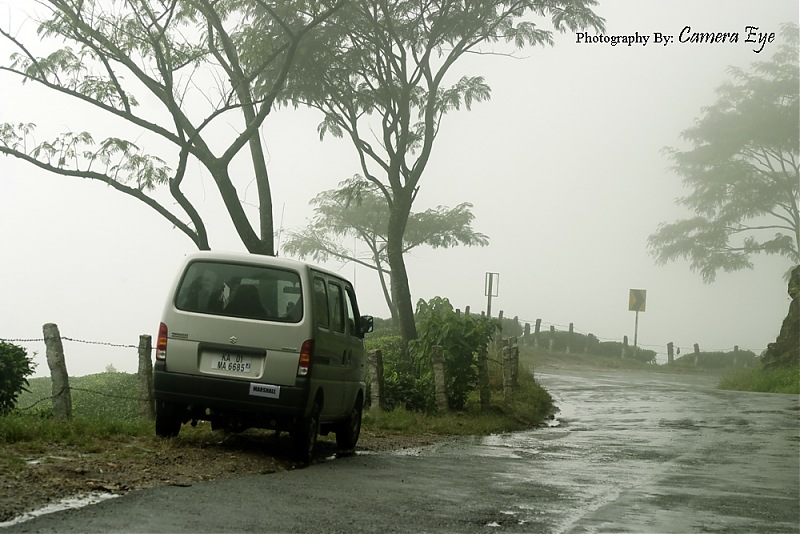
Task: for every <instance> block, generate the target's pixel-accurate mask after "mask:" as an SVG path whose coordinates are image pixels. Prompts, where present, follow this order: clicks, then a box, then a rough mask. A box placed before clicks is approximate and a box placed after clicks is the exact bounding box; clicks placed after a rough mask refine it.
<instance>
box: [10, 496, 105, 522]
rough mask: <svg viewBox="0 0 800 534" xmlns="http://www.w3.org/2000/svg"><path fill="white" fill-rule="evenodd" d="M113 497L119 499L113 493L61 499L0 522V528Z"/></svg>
mask: <svg viewBox="0 0 800 534" xmlns="http://www.w3.org/2000/svg"><path fill="white" fill-rule="evenodd" d="M115 497H119V495H116V494H114V493H90V494H89V495H83V496H80V497H69V498H67V499H62V500H60V501H58V502H56V503H52V504H48V505H47V506H45V507H44V508H40V509H38V510H34V511H33V512H27V513H25V514H22V515H21V516H19V517H15V518H14V519H12V520H10V521H5V522H2V523H0V528H6V527H12V526H14V525H19V524H20V523H24V522H26V521H30V520H31V519H35V518H37V517H39V516H42V515H47V514H52V513H54V512H61V511H63V510H71V509H77V508H83V507H84V506H89V505H92V504H97V503H99V502H102V501H107V500H109V499H113V498H115Z"/></svg>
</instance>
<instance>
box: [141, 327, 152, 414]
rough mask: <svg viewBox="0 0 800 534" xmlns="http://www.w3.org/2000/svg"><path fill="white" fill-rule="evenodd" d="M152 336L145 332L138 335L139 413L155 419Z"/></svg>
mask: <svg viewBox="0 0 800 534" xmlns="http://www.w3.org/2000/svg"><path fill="white" fill-rule="evenodd" d="M152 347H153V345H152V338H151V337H150V336H149V335H147V334H142V335H140V336H139V349H138V350H139V370H138V373H137V374H138V376H139V414H140V415H141V416H143V417H147V418H148V419H155V417H156V405H155V400H154V399H153V359H152Z"/></svg>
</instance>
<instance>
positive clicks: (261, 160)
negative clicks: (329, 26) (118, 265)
mask: <svg viewBox="0 0 800 534" xmlns="http://www.w3.org/2000/svg"><path fill="white" fill-rule="evenodd" d="M342 3H343V0H330V1H327V0H321V1H313V0H304V1H302V2H291V3H284V4H276V3H274V2H268V1H266V0H159V1H153V0H126V1H124V2H120V1H112V2H108V1H106V0H43V1H41V2H38V3H37V5H38V6H39V7H40V8H42V9H44V12H45V15H43V16H41V18H39V19H38V20H36V21H35V22H36V24H37V29H38V33H39V36H40V37H41V38H42V42H41V43H39V42H38V40H37V42H33V40H31V41H30V42H27V43H26V42H24V41H25V40H24V39H21V38H19V37H18V32H16V31H13V30H12V29H11V28H0V35H2V37H3V38H4V39H5V40H6V41H7V42H8V43H10V44H11V45H12V46H13V47H14V48H15V49H16V52H15V53H14V54H13V55H12V56H11V58H10V59H9V61H8V62H6V63H4V64H0V73H3V74H6V75H12V76H14V77H16V78H17V79H19V80H21V81H22V82H23V83H32V84H36V85H38V86H40V87H43V88H45V89H47V90H49V91H52V92H53V93H57V94H59V95H61V96H63V97H66V98H68V99H70V100H71V101H72V102H73V103H74V104H76V105H80V106H85V108H86V109H87V110H93V111H95V112H99V113H100V114H101V115H102V116H106V117H108V118H113V119H116V120H117V122H116V123H115V124H116V125H117V130H118V133H117V134H116V135H112V136H108V137H105V138H97V132H96V130H97V128H96V124H91V125H90V127H92V128H93V129H94V130H95V131H94V132H93V131H89V130H80V129H77V130H69V131H67V132H65V133H62V134H60V135H57V136H56V137H55V138H53V139H49V140H43V141H42V140H38V139H37V136H36V133H37V130H36V126H35V125H34V124H32V123H25V122H22V123H17V124H12V123H5V124H0V153H2V154H6V155H10V156H14V157H16V158H19V159H20V160H23V161H26V162H28V163H30V164H32V165H35V166H36V167H39V168H40V169H44V170H45V171H48V172H51V173H54V174H59V175H63V176H73V177H80V178H88V179H92V180H97V181H100V182H103V183H106V184H108V185H109V186H111V187H113V188H114V189H115V190H117V191H120V192H122V193H124V194H127V195H130V196H132V197H134V198H137V199H139V200H140V201H142V202H144V203H145V204H147V205H148V206H150V207H151V208H152V209H153V210H155V211H156V212H158V213H159V214H160V215H161V216H163V217H164V218H166V219H167V220H168V221H169V222H170V223H172V224H173V225H174V226H175V227H176V228H178V229H179V230H181V231H182V232H183V233H185V234H186V235H187V236H188V237H189V238H190V239H191V240H192V241H193V242H194V243H195V245H196V246H197V247H198V248H200V249H208V248H210V244H209V242H208V233H207V230H206V226H205V223H204V221H203V217H202V215H201V213H200V209H199V208H198V207H197V206H196V205H195V204H194V203H193V202H192V200H190V198H189V196H187V195H186V193H185V190H184V188H185V183H184V182H185V180H187V179H191V178H193V177H196V174H195V173H191V172H189V171H188V169H190V168H194V166H193V165H192V164H193V163H199V164H200V166H202V168H203V169H204V170H205V171H207V172H208V173H209V174H210V175H211V177H212V178H213V181H214V183H215V185H216V187H217V191H218V192H219V194H220V197H221V198H222V200H223V202H224V205H225V209H226V210H227V212H228V214H229V216H230V220H231V222H232V223H233V226H234V228H235V229H236V232H237V233H238V235H239V237H240V239H241V241H242V243H243V244H244V245H245V246H246V247H247V249H248V250H249V251H250V252H254V253H259V254H268V255H272V254H273V253H274V250H273V248H274V236H273V220H272V195H271V192H270V184H269V175H268V172H267V164H266V159H265V157H264V152H263V148H262V147H263V142H262V139H261V132H260V130H259V128H260V127H261V125H262V124H263V123H264V121H265V120H266V118H267V116H268V115H269V113H270V111H271V110H272V107H273V104H274V102H275V100H276V98H278V96H279V94H280V92H281V90H282V89H283V87H284V85H285V83H286V80H287V78H288V76H289V73H290V72H291V70H292V68H293V67H294V65H295V63H296V59H297V57H298V53H297V51H298V48H299V47H300V45H301V43H302V42H303V40H305V39H308V38H309V35H310V34H312V33H313V32H315V31H317V30H318V29H319V28H320V26H321V24H322V23H323V22H324V21H325V20H326V19H327V18H328V17H329V16H330V15H331V14H332V13H333V12H334V11H335V10H336V9H338V8H339V7H341V5H342ZM42 45H44V46H46V47H50V50H49V51H48V52H47V53H45V54H44V55H39V54H37V53H36V49H37V48H38V47H39V46H42ZM59 45H62V46H59ZM254 48H255V49H257V50H258V55H257V57H254V55H253V54H252V50H253V49H254ZM248 54H249V57H250V60H249V61H244V60H243V59H242V58H243V56H248ZM6 83H7V82H6ZM140 102H147V103H148V105H147V106H145V105H140ZM154 102H155V106H156V107H157V108H158V109H154V107H153V106H154V104H153V103H154ZM92 117H96V115H92ZM120 121H121V122H120ZM120 124H121V126H120ZM231 126H233V128H231ZM84 127H86V126H85V125H84ZM231 131H233V134H232V135H231ZM225 135H227V137H228V138H227V139H224V138H225ZM220 139H224V140H223V141H221V140H220ZM140 140H142V141H140ZM144 140H147V141H149V143H146V142H144ZM145 145H147V146H145ZM153 147H156V148H153ZM239 155H244V158H245V160H249V164H248V165H249V172H247V173H246V175H245V176H240V177H238V182H237V180H236V179H235V177H234V176H233V173H232V172H231V164H232V162H233V160H234V158H236V157H237V156H239ZM251 182H255V184H256V189H257V195H258V205H257V208H258V214H257V215H256V216H255V217H254V218H255V219H256V220H255V221H251V220H250V218H249V217H248V214H247V213H246V212H245V208H244V206H243V204H242V201H241V198H240V193H239V191H238V190H237V186H238V187H239V188H241V187H243V185H246V184H249V183H251ZM162 190H163V191H164V192H165V193H166V192H168V194H169V197H167V201H165V200H163V198H162V197H160V196H159V191H162Z"/></svg>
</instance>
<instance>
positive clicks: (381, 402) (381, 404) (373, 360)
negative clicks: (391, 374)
mask: <svg viewBox="0 0 800 534" xmlns="http://www.w3.org/2000/svg"><path fill="white" fill-rule="evenodd" d="M367 359H368V360H369V377H370V378H369V380H370V388H369V400H370V410H373V411H382V410H385V409H386V398H385V396H384V394H383V352H382V351H381V350H380V349H375V350H371V351H369V353H367Z"/></svg>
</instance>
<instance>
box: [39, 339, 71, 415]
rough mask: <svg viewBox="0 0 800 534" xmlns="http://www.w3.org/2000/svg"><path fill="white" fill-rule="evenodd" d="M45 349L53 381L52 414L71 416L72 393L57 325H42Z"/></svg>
mask: <svg viewBox="0 0 800 534" xmlns="http://www.w3.org/2000/svg"><path fill="white" fill-rule="evenodd" d="M42 331H43V332H44V344H45V347H46V351H47V366H48V367H49V368H50V377H51V378H52V381H53V389H52V391H53V416H54V417H56V418H59V419H70V418H71V417H72V394H71V392H70V389H69V375H68V374H67V363H66V362H65V361H64V345H63V344H62V343H61V334H60V333H59V331H58V326H57V325H55V324H53V323H47V324H45V325H44V326H43V327H42Z"/></svg>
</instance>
